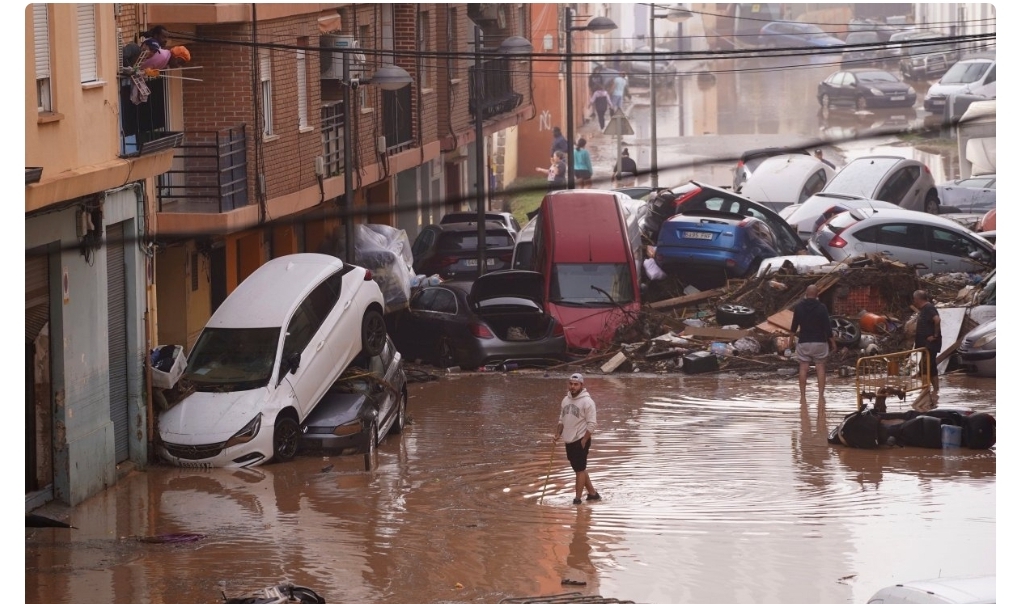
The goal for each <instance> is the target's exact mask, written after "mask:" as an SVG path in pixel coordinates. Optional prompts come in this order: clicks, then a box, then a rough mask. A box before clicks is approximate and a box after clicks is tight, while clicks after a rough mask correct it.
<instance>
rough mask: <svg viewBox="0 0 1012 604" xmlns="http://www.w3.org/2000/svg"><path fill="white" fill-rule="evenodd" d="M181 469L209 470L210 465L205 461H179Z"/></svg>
mask: <svg viewBox="0 0 1012 604" xmlns="http://www.w3.org/2000/svg"><path fill="white" fill-rule="evenodd" d="M179 467H181V468H194V469H197V470H210V469H211V464H209V463H207V462H206V461H181V462H179Z"/></svg>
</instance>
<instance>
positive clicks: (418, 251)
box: [411, 229, 436, 258]
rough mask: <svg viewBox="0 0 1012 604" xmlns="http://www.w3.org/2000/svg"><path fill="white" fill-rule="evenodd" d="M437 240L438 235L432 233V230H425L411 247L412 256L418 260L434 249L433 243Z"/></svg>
mask: <svg viewBox="0 0 1012 604" xmlns="http://www.w3.org/2000/svg"><path fill="white" fill-rule="evenodd" d="M435 239H436V234H435V233H433V232H432V229H423V230H422V232H421V233H419V234H418V237H416V238H415V243H414V245H412V246H411V254H412V255H413V256H414V257H415V258H418V257H419V256H421V255H422V254H424V253H425V252H427V251H429V248H430V247H432V244H433V242H434V241H435Z"/></svg>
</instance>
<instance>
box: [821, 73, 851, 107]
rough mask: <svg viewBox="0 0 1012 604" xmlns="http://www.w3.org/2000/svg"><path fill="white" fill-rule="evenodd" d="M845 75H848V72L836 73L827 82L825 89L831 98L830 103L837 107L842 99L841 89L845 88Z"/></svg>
mask: <svg viewBox="0 0 1012 604" xmlns="http://www.w3.org/2000/svg"><path fill="white" fill-rule="evenodd" d="M845 75H847V72H845V71H839V72H837V73H834V74H833V75H832V77H830V78H829V79H828V80H826V82H825V88H824V90H823V92H824V93H825V94H826V96H828V97H829V102H830V104H831V105H836V104H838V103H839V102H840V98H841V97H840V95H841V94H842V90H841V88H842V86H843V76H845Z"/></svg>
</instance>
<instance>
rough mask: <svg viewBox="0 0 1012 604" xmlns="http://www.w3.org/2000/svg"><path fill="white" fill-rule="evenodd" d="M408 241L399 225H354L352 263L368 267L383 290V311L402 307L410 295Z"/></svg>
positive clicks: (411, 276)
mask: <svg viewBox="0 0 1012 604" xmlns="http://www.w3.org/2000/svg"><path fill="white" fill-rule="evenodd" d="M413 263H414V257H413V256H412V255H411V242H410V241H408V234H407V232H406V231H404V230H403V229H395V228H394V227H391V226H387V225H385V224H359V225H356V226H355V264H357V265H359V266H362V267H364V268H367V269H369V270H370V271H372V275H373V279H374V280H375V281H376V283H377V285H379V286H380V291H382V292H383V301H384V303H385V304H386V312H392V311H396V310H400V309H402V308H406V307H407V306H408V300H409V299H410V297H411V282H412V280H413V279H414V277H415V272H414V270H413V269H412V268H411V265H412V264H413Z"/></svg>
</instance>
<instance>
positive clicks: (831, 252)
mask: <svg viewBox="0 0 1012 604" xmlns="http://www.w3.org/2000/svg"><path fill="white" fill-rule="evenodd" d="M808 249H809V251H810V252H811V253H813V254H822V255H823V256H825V257H826V258H829V259H830V260H834V261H843V260H847V259H849V258H856V257H860V256H867V255H871V254H878V255H881V256H884V257H886V258H888V259H890V260H895V261H897V262H902V263H903V264H907V265H909V266H913V267H915V268H917V272H918V274H921V275H924V274H928V273H957V272H967V273H973V272H978V271H984V270H990V269H993V268H994V267H995V262H996V259H997V257H996V255H995V250H994V246H993V245H991V244H990V243H989V242H988V241H987V240H985V239H984V238H983V237H980V236H978V235H977V234H976V233H974V232H973V231H971V230H969V229H966V228H964V227H961V226H959V225H958V224H956V223H954V222H952V221H951V220H948V219H946V218H942V217H939V216H932V215H930V214H924V213H920V212H911V211H909V210H866V209H858V210H851V211H849V212H844V213H842V214H837V215H836V216H835V217H833V218H831V219H830V220H829V221H828V222H826V224H824V225H823V226H822V227H821V228H820V229H819V230H818V231H816V232H815V234H814V235H812V238H811V239H809V241H808Z"/></svg>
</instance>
